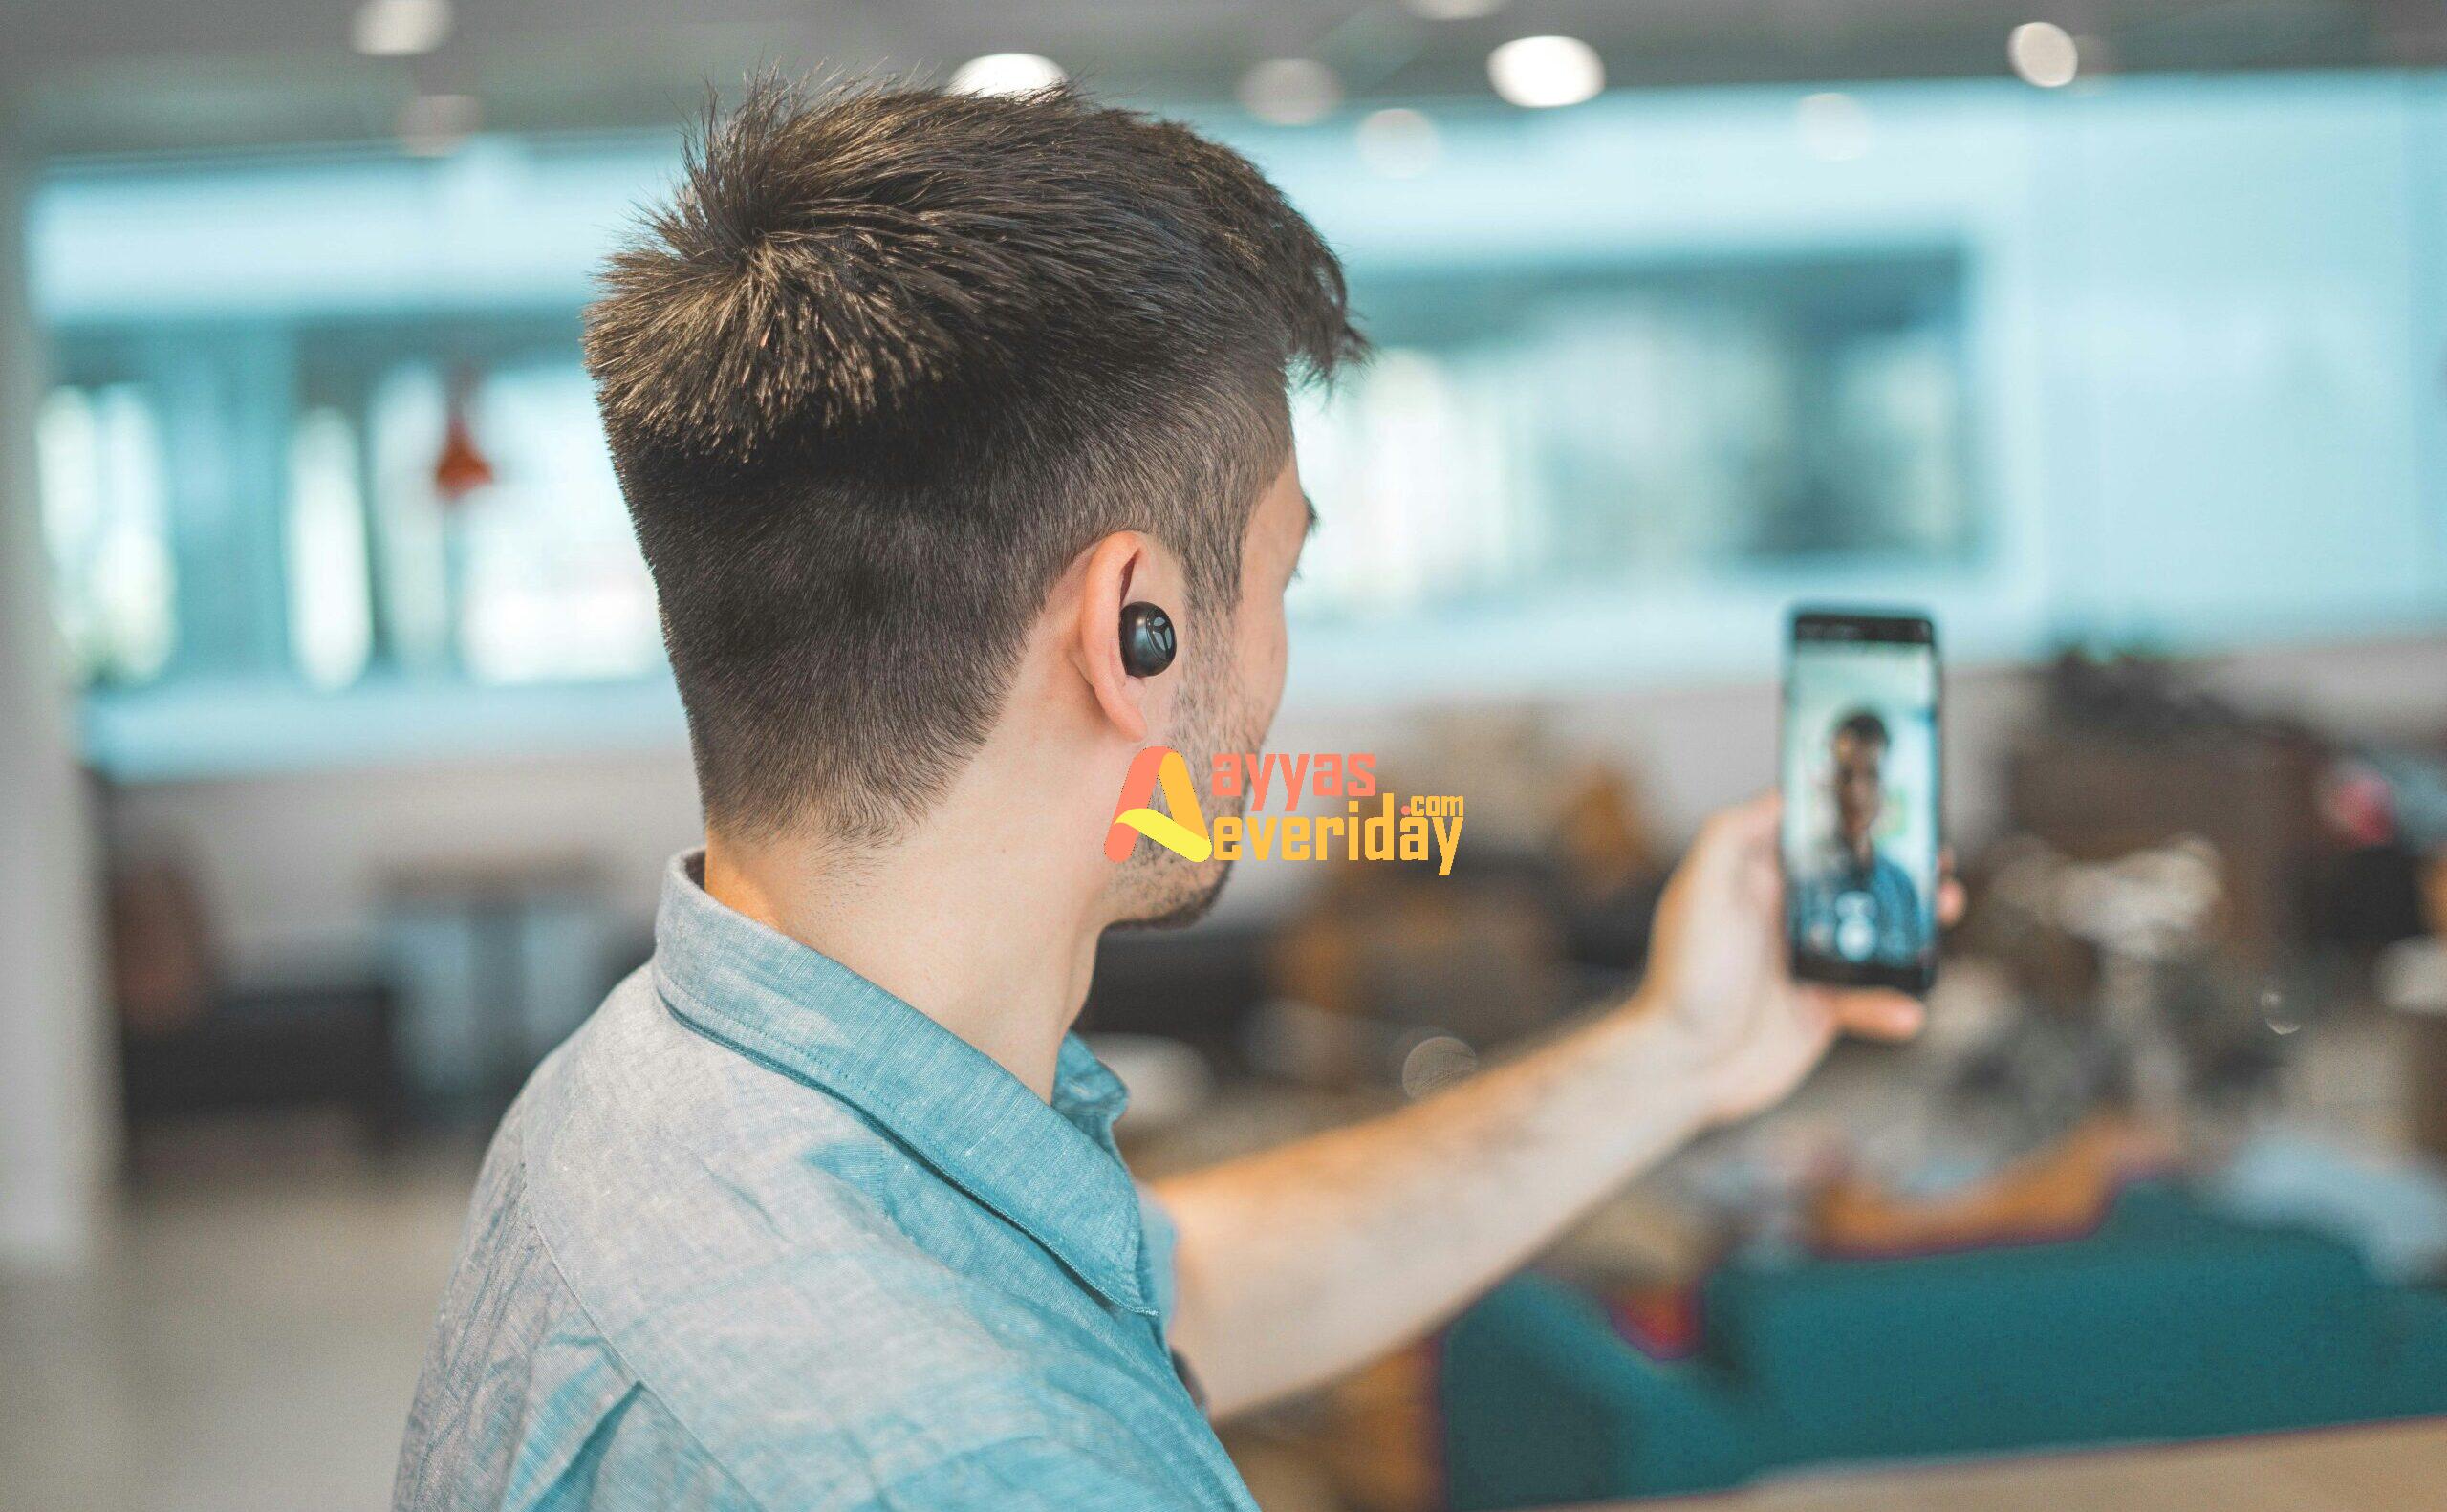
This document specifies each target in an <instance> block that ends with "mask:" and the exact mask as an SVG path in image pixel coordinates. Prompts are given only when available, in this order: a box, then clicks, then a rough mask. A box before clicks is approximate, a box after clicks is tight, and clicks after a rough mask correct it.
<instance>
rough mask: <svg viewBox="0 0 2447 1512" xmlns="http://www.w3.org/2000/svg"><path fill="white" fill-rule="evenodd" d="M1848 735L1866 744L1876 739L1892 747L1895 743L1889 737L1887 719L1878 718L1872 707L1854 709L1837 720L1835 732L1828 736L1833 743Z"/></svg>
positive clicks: (1830, 742) (1879, 743)
mask: <svg viewBox="0 0 2447 1512" xmlns="http://www.w3.org/2000/svg"><path fill="white" fill-rule="evenodd" d="M1847 735H1849V736H1851V738H1852V739H1854V740H1856V741H1859V742H1861V743H1862V744H1864V745H1866V744H1868V743H1869V742H1871V741H1875V742H1876V743H1877V744H1878V745H1880V746H1885V747H1892V746H1893V745H1894V744H1895V743H1894V742H1893V741H1892V740H1890V739H1888V737H1887V733H1886V721H1884V720H1882V719H1880V718H1878V716H1877V714H1876V712H1875V711H1874V710H1872V709H1854V710H1853V711H1852V712H1851V713H1850V714H1847V715H1845V716H1844V717H1843V718H1842V719H1840V720H1838V721H1836V722H1835V730H1834V733H1832V734H1831V735H1830V736H1828V742H1829V744H1830V745H1831V744H1833V743H1834V742H1836V741H1839V740H1842V739H1843V738H1844V737H1846V736H1847Z"/></svg>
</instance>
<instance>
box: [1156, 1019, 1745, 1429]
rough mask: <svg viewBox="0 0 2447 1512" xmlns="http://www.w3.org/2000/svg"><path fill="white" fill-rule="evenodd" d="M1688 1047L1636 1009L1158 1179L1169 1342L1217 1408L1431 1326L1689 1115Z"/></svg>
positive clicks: (1685, 1133)
mask: <svg viewBox="0 0 2447 1512" xmlns="http://www.w3.org/2000/svg"><path fill="white" fill-rule="evenodd" d="M1699 1066H1700V1059H1699V1057H1697V1056H1695V1055H1693V1054H1692V1053H1690V1051H1689V1050H1688V1049H1687V1048H1686V1047H1685V1044H1684V1042H1683V1040H1682V1039H1681V1037H1680V1036H1678V1034H1677V1033H1676V1032H1675V1030H1674V1028H1673V1026H1672V1021H1671V1020H1670V1019H1668V1018H1667V1017H1666V1016H1664V1015H1662V1014H1655V1013H1649V1012H1646V1011H1643V1010H1642V1009H1641V1008H1640V1007H1639V1006H1637V1005H1636V1004H1635V1005H1634V1006H1632V1007H1630V1008H1626V1009H1621V1010H1617V1011H1615V1012H1612V1013H1609V1014H1607V1015H1606V1016H1604V1017H1602V1018H1600V1019H1598V1020H1597V1021H1595V1022H1593V1023H1592V1024H1589V1025H1587V1026H1583V1027H1581V1028H1579V1029H1577V1030H1575V1031H1573V1032H1572V1033H1570V1034H1569V1035H1567V1036H1565V1037H1564V1038H1562V1039H1560V1040H1558V1041H1556V1042H1554V1043H1552V1044H1550V1045H1548V1046H1546V1047H1544V1048H1541V1049H1539V1050H1537V1051H1536V1052H1534V1053H1532V1054H1530V1055H1528V1056H1527V1057H1525V1058H1523V1059H1522V1060H1519V1061H1517V1062H1514V1063H1512V1064H1509V1065H1506V1066H1503V1067H1500V1068H1497V1069H1492V1070H1489V1071H1486V1072H1484V1073H1483V1074H1481V1075H1479V1076H1477V1077H1475V1078H1473V1079H1472V1080H1470V1081H1468V1082H1465V1083H1463V1084H1462V1086H1460V1087H1457V1088H1454V1089H1452V1090H1451V1091H1446V1092H1443V1093H1441V1094H1440V1095H1437V1096H1435V1097H1431V1098H1428V1099H1426V1100H1424V1101H1422V1102H1419V1103H1418V1104H1416V1105H1414V1106H1412V1107H1409V1108H1406V1109H1403V1110H1402V1111H1401V1112H1396V1113H1391V1114H1388V1115H1386V1116H1384V1117H1382V1118H1378V1119H1375V1120H1373V1121H1371V1122H1368V1123H1363V1124H1359V1125H1356V1126H1354V1127H1353V1128H1349V1129H1342V1130H1337V1131H1334V1132H1332V1133H1331V1134H1320V1135H1317V1136H1315V1137H1312V1138H1309V1139H1304V1140H1301V1141H1299V1142H1297V1143H1294V1144H1291V1145H1288V1146H1286V1147H1284V1148H1282V1149H1279V1150H1273V1151H1269V1152H1267V1153H1265V1154H1263V1155H1257V1156H1248V1157H1246V1158H1244V1159H1240V1160H1234V1161H1230V1162H1227V1163H1225V1164H1224V1165H1220V1166H1216V1167H1213V1168H1211V1169H1208V1170H1205V1171H1200V1172H1196V1173H1193V1174H1190V1175H1188V1176H1184V1177H1178V1178H1176V1179H1174V1180H1171V1181H1167V1182H1164V1183H1161V1184H1160V1185H1159V1187H1158V1189H1157V1195H1158V1197H1159V1199H1160V1200H1161V1201H1162V1202H1163V1203H1164V1205H1165V1208H1166V1210H1167V1211H1168V1212H1170V1213H1171V1214H1172V1216H1173V1219H1174V1221H1175V1222H1176V1224H1177V1225H1178V1226H1179V1228H1180V1295H1181V1305H1180V1312H1179V1314H1178V1315H1177V1317H1176V1319H1175V1324H1174V1340H1175V1343H1176V1344H1177V1345H1178V1346H1179V1347H1180V1350H1181V1351H1182V1353H1183V1354H1184V1355H1186V1356H1187V1357H1188V1358H1189V1360H1190V1362H1191V1364H1192V1365H1193V1366H1194V1367H1195V1368H1196V1369H1197V1370H1198V1372H1199V1373H1200V1375H1201V1377H1202V1379H1203V1380H1204V1382H1205V1384H1206V1387H1207V1389H1208V1392H1209V1393H1210V1395H1211V1398H1212V1401H1213V1403H1214V1406H1215V1410H1216V1411H1217V1413H1218V1414H1219V1415H1220V1414H1223V1413H1228V1412H1231V1411H1234V1410H1236V1409H1238V1408H1242V1407H1246V1406H1250V1405H1253V1404H1255V1403H1258V1402H1261V1401H1264V1400H1267V1399H1268V1398H1271V1397H1275V1396H1279V1395H1282V1394H1284V1393H1288V1392H1292V1391H1296V1390H1299V1389H1300V1388H1302V1387H1306V1386H1310V1385H1314V1384H1316V1383H1318V1382H1320V1381H1323V1380H1325V1379H1327V1378H1329V1377H1330V1376H1332V1375H1333V1374H1334V1373H1336V1372H1340V1371H1343V1370H1347V1369H1349V1368H1351V1367H1352V1366H1354V1365H1357V1364H1359V1363H1361V1362H1363V1361H1365V1360H1368V1359H1370V1358H1372V1357H1374V1356H1375V1355H1376V1354H1378V1353H1381V1352H1382V1351H1384V1350H1388V1349H1390V1348H1392V1347H1393V1346H1395V1345H1397V1344H1398V1343H1400V1342H1401V1341H1402V1340H1404V1339H1406V1338H1409V1337H1411V1336H1412V1335H1414V1334H1416V1333H1418V1332H1419V1331H1420V1330H1422V1329H1424V1328H1428V1327H1430V1326H1432V1325H1433V1324H1435V1323H1436V1322H1438V1321H1440V1319H1442V1318H1443V1317H1445V1316H1446V1315H1447V1314H1449V1313H1450V1312H1452V1311H1453V1310H1454V1309H1456V1308H1457V1307H1460V1306H1461V1305H1462V1303H1463V1302H1465V1301H1467V1300H1468V1299H1469V1298H1470V1297H1471V1296H1472V1295H1474V1294H1475V1293H1477V1292H1478V1291H1479V1290H1480V1289H1482V1288H1483V1287H1484V1286H1485V1285H1488V1284H1489V1283H1490V1282H1492V1281H1493V1280H1494V1279H1495V1278H1497V1277H1498V1276H1500V1275H1502V1274H1503V1273H1504V1272H1505V1271H1506V1270H1508V1269H1510V1268H1511V1267H1513V1266H1514V1265H1517V1264H1520V1263H1521V1262H1522V1261H1523V1260H1524V1259H1526V1258H1527V1257H1528V1256H1529V1255H1530V1254H1532V1253H1534V1252H1535V1251H1536V1250H1537V1249H1538V1248H1539V1247H1540V1246H1542V1245H1543V1244H1545V1243H1546V1242H1548V1241H1549V1240H1550V1239H1552V1238H1553V1237H1554V1236H1555V1235H1556V1234H1557V1233H1558V1232H1560V1231H1561V1230H1562V1229H1563V1228H1564V1227H1566V1226H1567V1225H1568V1224H1569V1223H1570V1222H1571V1220H1573V1219H1574V1218H1576V1217H1577V1216H1578V1215H1580V1214H1581V1213H1582V1212H1583V1211H1585V1210H1586V1209H1587V1208H1588V1207H1589V1206H1590V1205H1591V1204H1592V1203H1593V1202H1595V1201H1596V1200H1598V1199H1600V1198H1602V1197H1604V1196H1605V1195H1606V1194H1607V1193H1609V1192H1611V1191H1613V1189H1614V1188H1615V1187H1617V1186H1618V1185H1619V1184H1620V1183H1621V1182H1622V1181H1623V1180H1625V1179H1626V1178H1627V1177H1629V1176H1631V1175H1632V1174H1634V1173H1635V1172H1637V1171H1639V1170H1642V1169H1644V1168H1646V1167H1647V1166H1649V1165H1651V1164H1653V1163H1655V1162H1656V1161H1657V1159H1658V1158H1659V1157H1661V1156H1664V1155H1665V1154H1667V1153H1668V1152H1670V1151H1671V1150H1673V1149H1674V1148H1675V1147H1676V1146H1677V1145H1678V1144H1680V1143H1681V1142H1682V1141H1683V1140H1684V1139H1686V1138H1688V1137H1689V1136H1690V1135H1691V1134H1693V1133H1695V1132H1696V1131H1697V1130H1698V1129H1699V1128H1700V1126H1701V1125H1702V1123H1703V1122H1704V1121H1705V1119H1706V1116H1707V1113H1708V1111H1709V1107H1710V1101H1709V1093H1708V1090H1707V1089H1706V1088H1705V1087H1703V1086H1702V1085H1701V1084H1700V1075H1699Z"/></svg>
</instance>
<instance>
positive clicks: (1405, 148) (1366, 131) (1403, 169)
mask: <svg viewBox="0 0 2447 1512" xmlns="http://www.w3.org/2000/svg"><path fill="white" fill-rule="evenodd" d="M1358 138H1359V161H1360V162H1364V163H1366V164H1367V165H1368V166H1369V167H1370V168H1372V169H1374V170H1375V171H1376V172H1378V173H1381V174H1383V175H1385V177H1387V178H1389V179H1416V178H1418V176H1419V175H1420V174H1422V173H1425V172H1426V171H1427V170H1428V169H1430V168H1433V167H1435V166H1436V163H1437V160H1438V159H1440V158H1441V157H1443V156H1444V140H1443V139H1442V138H1441V137H1440V136H1439V135H1438V134H1437V130H1436V122H1434V121H1432V120H1430V119H1427V117H1425V116H1424V115H1421V114H1420V113H1419V112H1418V111H1416V110H1411V109H1408V108H1406V107H1403V106H1398V105H1397V106H1395V107H1393V108H1392V109H1389V110H1377V111H1371V112H1369V114H1368V116H1367V118H1366V119H1363V120H1361V121H1360V123H1359V133H1358Z"/></svg>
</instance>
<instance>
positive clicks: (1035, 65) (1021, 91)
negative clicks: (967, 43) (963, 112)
mask: <svg viewBox="0 0 2447 1512" xmlns="http://www.w3.org/2000/svg"><path fill="white" fill-rule="evenodd" d="M1062 79H1063V73H1062V65H1061V64H1059V63H1056V62H1055V61H1053V59H1051V58H1050V57H1040V56H1038V55H1037V54H1034V53H988V54H985V56H984V57H973V58H970V59H969V60H968V61H967V62H965V63H963V64H962V65H961V66H960V67H959V68H958V69H956V70H954V71H953V73H952V83H951V87H952V92H953V93H954V94H957V95H1025V94H1027V93H1028V92H1029V91H1030V90H1032V89H1050V88H1051V87H1052V86H1053V85H1056V84H1059V83H1061V82H1062Z"/></svg>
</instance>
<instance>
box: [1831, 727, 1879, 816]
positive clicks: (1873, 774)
mask: <svg viewBox="0 0 2447 1512" xmlns="http://www.w3.org/2000/svg"><path fill="white" fill-rule="evenodd" d="M1828 747H1829V750H1830V754H1831V755H1832V756H1833V757H1834V767H1835V769H1834V778H1833V780H1834V785H1835V832H1836V834H1837V835H1838V836H1839V837H1840V838H1841V839H1842V840H1843V842H1844V844H1845V845H1847V846H1849V847H1851V849H1853V850H1855V851H1865V850H1867V849H1868V846H1869V843H1870V834H1871V832H1872V831H1873V830H1875V829H1876V828H1877V819H1878V814H1879V812H1880V810H1883V809H1884V808H1885V805H1886V748H1887V733H1886V721H1884V720H1882V719H1880V718H1878V717H1877V715H1876V714H1874V713H1873V712H1871V711H1870V710H1868V709H1855V710H1853V711H1852V712H1851V713H1850V714H1847V715H1845V716H1844V717H1843V718H1842V719H1840V720H1838V721H1836V722H1835V733H1834V734H1833V735H1831V736H1830V737H1829V738H1828Z"/></svg>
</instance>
